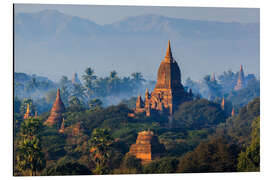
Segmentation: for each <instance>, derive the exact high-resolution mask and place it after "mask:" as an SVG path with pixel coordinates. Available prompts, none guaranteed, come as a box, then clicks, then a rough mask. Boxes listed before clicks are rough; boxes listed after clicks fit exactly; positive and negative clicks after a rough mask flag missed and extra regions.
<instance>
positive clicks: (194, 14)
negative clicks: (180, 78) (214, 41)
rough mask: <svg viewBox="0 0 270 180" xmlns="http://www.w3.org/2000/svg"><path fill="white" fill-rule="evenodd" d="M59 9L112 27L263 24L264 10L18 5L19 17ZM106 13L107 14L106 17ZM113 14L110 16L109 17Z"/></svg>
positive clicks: (16, 7)
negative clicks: (131, 19)
mask: <svg viewBox="0 0 270 180" xmlns="http://www.w3.org/2000/svg"><path fill="white" fill-rule="evenodd" d="M45 9H55V10H58V11H60V12H62V13H65V14H69V15H72V16H79V17H83V18H87V19H90V20H92V21H94V22H95V23H97V24H100V25H103V24H110V23H113V22H116V21H120V20H122V19H125V18H127V17H128V16H138V15H142V14H146V13H147V14H160V15H164V16H167V17H174V18H185V19H193V20H209V21H222V22H232V21H235V22H242V23H246V22H259V20H260V10H259V9H258V8H257V9H256V8H205V7H203V8H200V7H156V6H151V7H146V6H94V5H52V4H50V5H45V4H42V5H39V4H16V5H15V13H20V12H38V11H42V10H45ZM104 12H106V13H104ZM108 14H109V16H108Z"/></svg>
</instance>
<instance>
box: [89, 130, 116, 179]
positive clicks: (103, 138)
mask: <svg viewBox="0 0 270 180" xmlns="http://www.w3.org/2000/svg"><path fill="white" fill-rule="evenodd" d="M113 142H114V140H113V138H112V137H111V135H110V131H109V130H108V129H102V128H97V129H95V130H94V131H93V133H92V136H91V139H90V140H89V144H90V156H91V159H92V160H93V161H94V163H95V164H96V169H95V171H94V172H95V173H96V174H107V173H108V171H109V168H108V167H107V164H108V162H109V159H110V158H111V155H112V153H111V152H112V151H111V147H110V146H111V144H112V143H113Z"/></svg>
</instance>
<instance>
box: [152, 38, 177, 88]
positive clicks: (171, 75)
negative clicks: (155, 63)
mask: <svg viewBox="0 0 270 180" xmlns="http://www.w3.org/2000/svg"><path fill="white" fill-rule="evenodd" d="M179 88H182V84H181V71H180V68H179V66H178V64H177V62H176V61H175V60H174V59H173V57H172V52H171V44H170V41H169V42H168V47H167V51H166V55H165V58H164V60H163V61H161V64H160V66H159V69H158V75H157V84H156V87H155V89H179Z"/></svg>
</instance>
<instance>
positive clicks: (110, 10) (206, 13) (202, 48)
mask: <svg viewBox="0 0 270 180" xmlns="http://www.w3.org/2000/svg"><path fill="white" fill-rule="evenodd" d="M47 9H50V10H57V11H60V12H62V13H64V14H68V15H71V16H78V17H82V18H86V19H89V20H91V21H94V22H95V23H97V24H100V25H103V24H110V23H114V22H117V21H120V20H123V19H125V18H128V17H130V16H138V15H143V14H159V15H163V16H166V17H172V18H184V19H192V20H204V21H205V20H206V21H220V22H240V23H254V22H256V23H259V22H260V10H259V9H258V8H205V7H197V8H194V7H155V6H148V7H146V6H144V7H142V6H93V5H53V4H50V5H44V4H42V5H39V4H16V5H15V14H17V13H22V12H28V13H34V12H39V11H42V10H47ZM158 39H160V38H158ZM18 42H19V41H16V42H15V43H17V44H18ZM164 42H165V41H164ZM166 42H167V39H166ZM166 42H165V43H162V44H159V45H157V46H155V48H156V49H155V52H152V51H153V49H152V51H151V47H147V48H148V49H149V50H150V51H151V53H152V54H151V53H150V52H149V56H148V58H149V63H150V62H152V60H153V57H152V56H151V55H153V54H155V57H156V58H155V59H154V60H156V59H157V58H159V57H160V58H162V57H163V54H159V52H158V54H159V55H160V56H157V53H156V52H157V51H159V50H160V49H161V48H159V46H160V47H161V46H162V47H163V46H164V44H166ZM258 42H259V41H258V40H257V39H256V41H255V42H250V41H246V42H245V41H239V42H238V41H237V40H235V41H230V40H229V41H226V40H225V41H220V42H213V41H211V42H209V41H202V42H190V43H191V44H194V45H190V46H188V45H187V44H179V43H178V44H177V43H176V41H174V42H173V43H175V44H177V47H176V46H173V48H175V49H176V50H175V52H174V56H175V57H176V58H178V59H180V60H179V61H180V64H179V65H180V66H183V68H182V69H181V71H182V74H183V77H184V78H183V79H185V78H187V77H189V76H190V77H191V78H192V79H194V80H200V79H201V77H203V76H204V75H206V74H212V73H222V72H223V71H224V70H232V71H234V72H235V71H238V70H239V66H240V64H243V65H244V69H245V72H247V73H255V75H256V76H257V77H258V78H259V66H260V65H259V60H260V57H259V53H260V52H259V51H260V50H259V48H260V47H259V43H258ZM205 43H206V45H205ZM207 43H208V44H207ZM211 43H212V44H211ZM20 44H22V46H25V43H24V42H21V43H20ZM39 45H40V46H38V45H34V47H31V48H29V47H23V49H18V48H17V50H19V51H20V53H21V54H19V53H18V51H16V53H17V54H19V55H18V56H16V57H19V58H16V60H15V70H18V72H26V73H33V74H39V75H43V76H46V77H49V78H50V79H53V80H59V79H60V78H61V76H60V75H59V74H61V75H63V74H65V75H67V76H68V77H69V78H71V77H72V75H73V73H74V72H77V73H78V74H79V75H80V74H82V73H83V71H84V69H83V68H84V67H85V66H86V65H88V64H89V62H88V61H87V62H85V63H86V64H82V63H77V61H76V59H77V58H82V57H85V59H88V57H89V56H92V54H91V52H90V50H89V53H90V54H83V53H81V52H79V53H80V54H79V55H80V57H78V56H76V53H77V52H73V55H74V56H69V55H67V54H65V53H63V54H61V51H59V53H56V54H53V53H52V51H48V52H47V51H46V50H47V49H46V48H50V46H48V47H45V48H44V47H42V46H43V45H42V44H39ZM246 45H247V46H246ZM152 46H153V45H152ZM163 48H166V45H165V46H164V47H163ZM33 49H35V50H34V51H33ZM213 49H214V51H213ZM163 51H165V50H162V52H163ZM193 51H196V53H193ZM209 51H213V52H212V53H208V52H209ZM143 53H144V54H143ZM104 54H105V55H104ZM104 54H102V55H103V56H104V57H102V55H100V56H99V57H98V58H100V59H99V60H100V62H103V61H105V60H107V59H110V58H115V59H121V58H124V59H125V58H126V57H125V56H124V55H122V54H120V55H122V56H123V57H122V56H120V55H119V53H118V52H114V54H113V55H114V57H112V56H110V51H109V50H108V51H107V53H104ZM118 55H119V57H118ZM140 55H141V56H142V57H141V56H140ZM147 55H148V54H145V52H142V51H138V53H137V54H136V57H134V59H136V58H145V57H147ZM107 56H110V57H107ZM127 56H128V55H127ZM182 56H184V58H185V59H186V60H182ZM120 57H121V58H120ZM180 57H181V58H180ZM95 58H97V57H95ZM37 59H39V61H37ZM82 59H83V58H82ZM150 60H151V61H150ZM57 61H59V64H61V63H60V61H65V62H69V63H67V64H65V68H64V69H62V72H61V73H60V72H56V71H55V70H54V69H52V68H51V67H50V66H49V65H51V64H52V63H49V62H53V63H57ZM188 61H189V62H188ZM26 62H28V63H26ZM113 62H114V61H110V63H113ZM194 62H196V63H198V62H201V64H200V65H199V66H195V67H194V66H193V65H192V64H193V63H194ZM95 63H96V62H95ZM209 63H211V65H212V66H209ZM40 64H43V65H40ZM62 64H63V63H62ZM92 64H93V63H92ZM107 64H109V63H107ZM35 65H36V67H35ZM93 65H96V64H93ZM149 65H150V64H149ZM158 65H159V61H158V62H157V63H156V66H158ZM110 66H111V67H107V69H106V68H105V69H106V71H109V70H113V69H114V70H117V69H116V68H118V64H115V66H116V67H114V66H113V65H110ZM102 67H103V64H102ZM96 68H97V69H102V68H101V66H100V67H99V66H97V67H96ZM132 68H133V67H132ZM156 68H157V67H156ZM144 70H145V67H142V69H139V70H137V71H140V72H143V74H144V73H145V72H144ZM125 71H128V72H129V69H128V68H125V69H121V71H119V72H122V73H125ZM57 73H58V74H57ZM98 73H99V72H98V70H97V75H98V76H104V75H105V74H106V73H107V72H105V70H102V73H104V74H98ZM147 73H148V74H147ZM147 73H146V74H144V75H145V77H146V78H148V79H155V78H156V70H155V68H153V71H151V73H149V72H147ZM123 75H126V74H123Z"/></svg>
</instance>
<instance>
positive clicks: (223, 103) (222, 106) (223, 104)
mask: <svg viewBox="0 0 270 180" xmlns="http://www.w3.org/2000/svg"><path fill="white" fill-rule="evenodd" d="M220 106H221V109H222V110H223V111H224V109H225V99H224V98H222V101H221V104H220Z"/></svg>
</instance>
